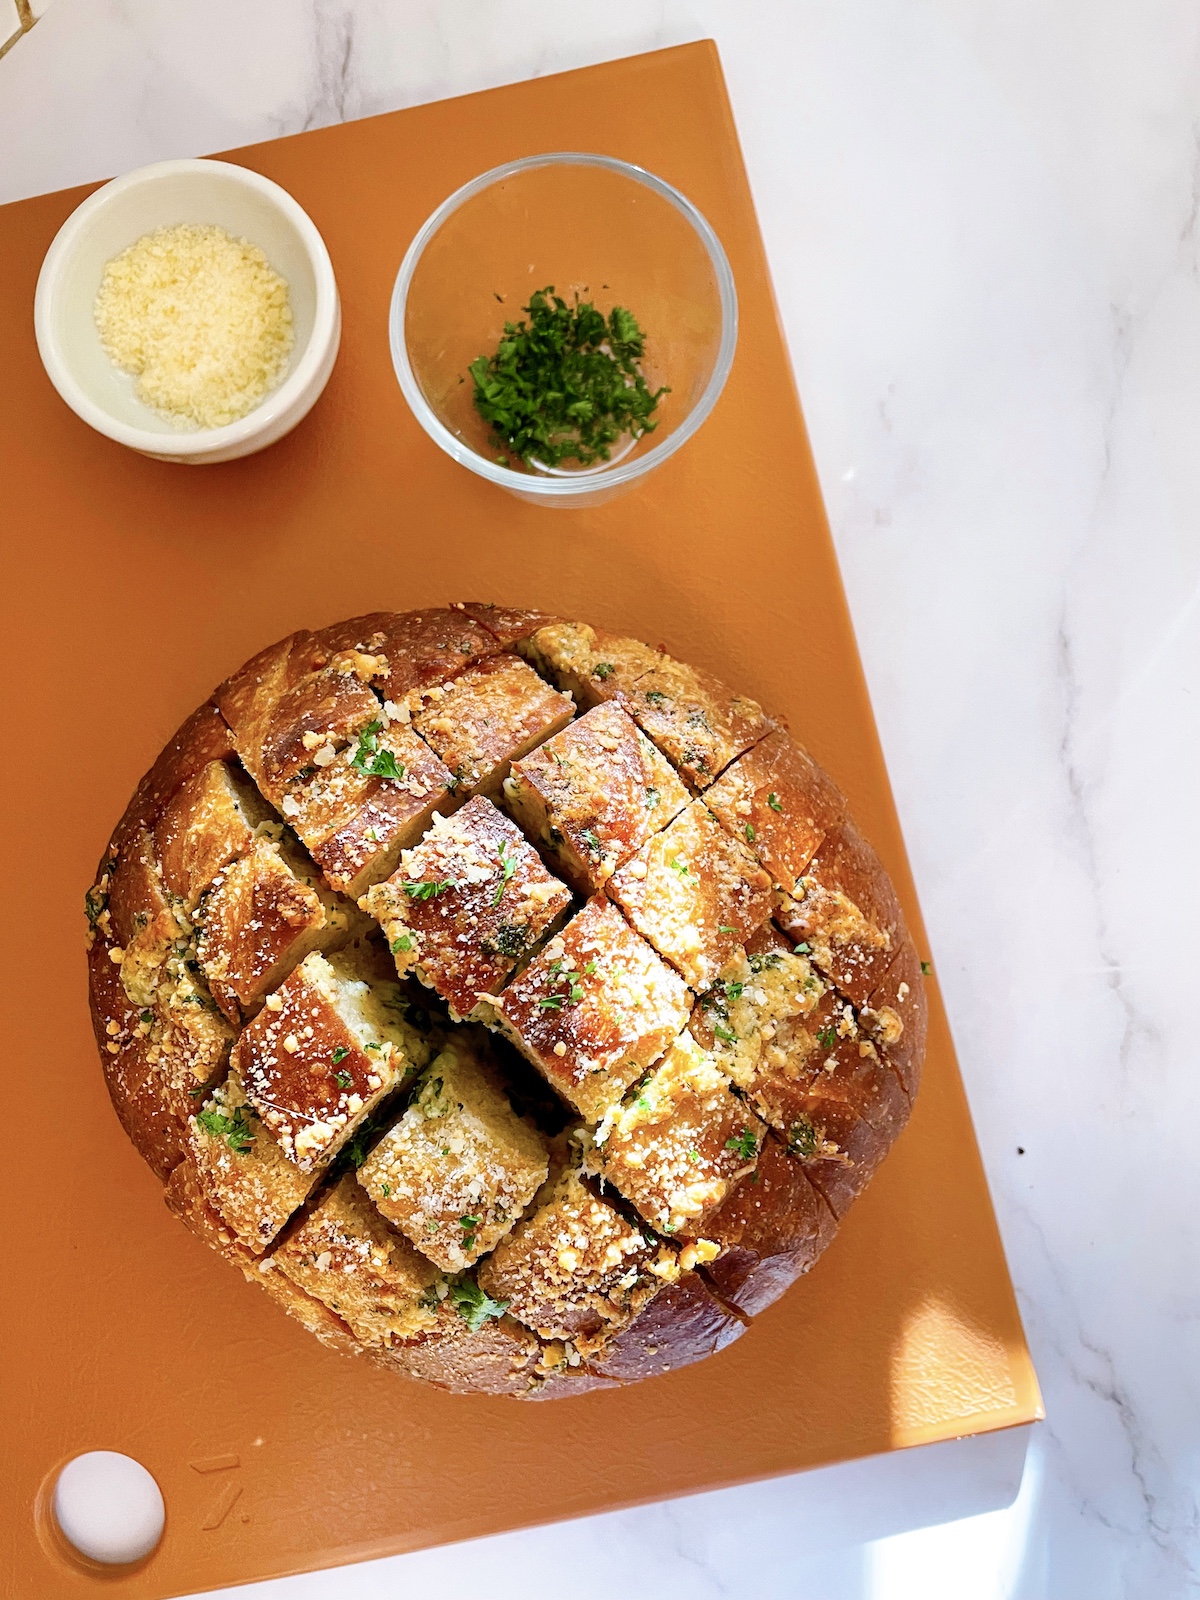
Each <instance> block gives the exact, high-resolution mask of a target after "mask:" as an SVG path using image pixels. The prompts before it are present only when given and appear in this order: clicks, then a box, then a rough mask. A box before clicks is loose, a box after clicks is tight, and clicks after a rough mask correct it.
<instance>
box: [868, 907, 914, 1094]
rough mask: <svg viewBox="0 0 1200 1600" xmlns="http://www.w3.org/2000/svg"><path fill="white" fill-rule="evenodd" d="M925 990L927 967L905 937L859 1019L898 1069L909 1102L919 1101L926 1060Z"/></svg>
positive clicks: (887, 1058)
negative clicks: (922, 1070)
mask: <svg viewBox="0 0 1200 1600" xmlns="http://www.w3.org/2000/svg"><path fill="white" fill-rule="evenodd" d="M924 989H925V966H924V963H923V962H922V960H921V958H920V956H919V955H918V954H917V947H916V945H915V944H914V943H913V942H912V940H911V939H910V938H907V937H906V938H905V940H904V943H903V944H902V945H901V946H900V948H899V949H898V950H897V951H896V954H895V956H894V957H893V959H892V963H891V965H890V966H889V967H888V969H887V971H886V973H885V974H884V975H883V977H882V979H881V980H880V981H879V983H877V984H876V986H875V988H874V989H872V990H871V993H870V994H869V995H868V996H867V1003H866V1005H865V1006H864V1007H863V1009H862V1011H861V1012H860V1013H859V1018H858V1020H859V1023H860V1024H861V1026H862V1027H863V1028H864V1029H865V1030H866V1032H867V1033H868V1034H869V1035H870V1037H871V1039H872V1041H873V1042H874V1044H875V1047H876V1049H877V1050H878V1051H879V1053H880V1055H881V1056H883V1058H884V1060H885V1061H887V1062H888V1064H889V1065H890V1066H892V1067H894V1068H895V1070H896V1072H897V1074H898V1076H899V1078H900V1081H901V1083H903V1085H904V1091H905V1093H906V1094H907V1095H908V1098H909V1100H915V1099H916V1096H917V1090H918V1089H919V1088H920V1084H921V1066H922V1063H923V1062H924V1060H925V1036H926V1029H927V1027H928V1015H927V1011H926V1006H925V994H924Z"/></svg>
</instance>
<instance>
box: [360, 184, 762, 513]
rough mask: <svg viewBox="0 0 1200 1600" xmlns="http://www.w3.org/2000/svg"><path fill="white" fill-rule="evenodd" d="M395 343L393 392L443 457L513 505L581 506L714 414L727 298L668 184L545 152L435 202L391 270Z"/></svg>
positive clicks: (722, 372)
mask: <svg viewBox="0 0 1200 1600" xmlns="http://www.w3.org/2000/svg"><path fill="white" fill-rule="evenodd" d="M390 335H391V347H392V359H393V362H394V364H395V368H396V375H397V377H398V379H399V381H400V387H401V389H402V390H403V392H404V395H405V398H406V399H407V401H408V403H409V405H410V406H411V407H412V410H413V412H414V414H415V416H416V418H417V420H418V422H420V424H421V426H422V427H423V428H424V429H425V431H426V432H427V433H428V434H429V435H430V436H431V437H432V438H433V439H434V440H436V442H437V443H438V444H439V445H440V446H441V447H442V449H443V450H445V451H446V452H447V454H449V455H450V456H452V457H453V458H454V459H455V460H456V461H458V462H460V463H461V464H462V465H463V466H465V467H467V468H468V469H469V470H470V471H472V472H475V473H477V474H478V475H479V476H480V477H483V478H487V479H488V480H489V481H490V482H492V483H496V484H499V485H500V486H501V487H503V488H505V489H508V490H510V491H511V492H512V493H514V494H517V495H519V496H520V497H521V498H523V499H526V500H531V501H534V502H536V503H538V504H541V505H560V506H576V505H586V504H594V503H597V502H599V501H601V500H606V499H609V498H610V497H611V496H613V495H614V494H617V493H619V492H621V491H622V490H624V489H627V488H630V487H632V486H633V485H634V484H636V483H638V482H639V481H640V480H641V479H642V478H643V477H645V476H646V474H647V473H649V472H651V471H653V469H654V468H655V467H656V466H657V465H658V464H659V463H660V462H662V461H665V460H666V459H667V458H668V456H671V455H673V454H674V453H675V451H676V450H678V449H679V448H680V447H681V446H682V445H684V444H686V443H687V441H688V440H689V439H690V438H691V437H692V435H693V434H694V433H695V432H696V430H697V429H698V428H699V427H700V425H701V423H702V422H703V421H704V420H705V418H706V417H707V416H708V414H709V412H710V411H711V410H712V408H713V406H714V405H715V404H716V401H717V398H718V396H719V395H720V393H721V390H722V388H723V387H724V384H725V379H726V377H727V376H728V374H729V368H730V366H731V364H732V362H733V353H734V347H735V345H736V342H737V296H736V293H735V290H734V283H733V274H732V272H731V271H730V267H729V262H728V260H727V259H726V256H725V252H724V250H723V249H722V247H721V244H720V241H719V240H718V238H717V236H716V234H715V233H714V232H713V230H712V228H711V227H710V226H709V224H708V223H707V222H706V220H705V219H704V217H703V216H702V215H701V214H700V212H699V211H697V209H696V208H695V206H693V205H692V204H691V202H690V201H689V200H687V199H686V198H685V197H684V196H683V195H681V194H680V193H679V192H678V190H676V189H674V188H672V187H671V185H670V184H668V183H665V182H664V181H663V180H662V179H661V178H657V177H655V176H654V175H653V174H651V173H648V172H645V171H643V170H642V169H641V168H640V167H634V166H631V165H629V164H628V163H627V162H624V161H618V160H615V159H614V158H612V157H609V156H597V155H581V154H570V153H557V154H549V155H541V156H532V157H530V158H528V159H527V160H524V161H514V162H510V163H509V164H508V165H506V166H503V167H497V168H495V169H494V170H493V171H491V172H486V173H484V174H483V175H482V176H481V177H479V178H476V179H474V180H473V181H472V182H471V183H468V184H466V185H465V186H464V187H463V188H461V189H459V190H457V191H456V192H455V193H454V194H452V195H451V196H450V197H449V199H447V200H446V201H444V202H443V203H442V205H441V206H439V207H438V209H437V210H436V211H435V212H434V213H433V215H432V216H431V217H430V218H429V220H428V221H427V222H426V223H425V225H424V227H423V228H421V229H420V231H419V232H418V234H417V236H416V238H415V239H414V240H413V242H412V244H411V245H410V247H409V249H408V253H407V254H406V256H405V258H404V262H403V264H402V266H401V268H400V272H399V275H398V277H397V279H396V286H395V289H394V291H393V295H392V307H391V322H390Z"/></svg>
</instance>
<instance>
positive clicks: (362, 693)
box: [216, 631, 388, 806]
mask: <svg viewBox="0 0 1200 1600" xmlns="http://www.w3.org/2000/svg"><path fill="white" fill-rule="evenodd" d="M387 665H388V663H387V660H386V659H385V658H384V657H383V656H381V655H374V654H370V653H368V652H365V651H362V650H356V649H349V650H341V651H337V652H332V651H330V650H329V649H328V648H326V647H325V645H323V644H322V642H321V640H320V639H319V638H318V636H317V635H316V634H312V633H307V632H304V631H301V632H298V633H294V634H292V635H290V636H289V637H288V638H287V639H283V640H281V641H280V642H279V643H278V644H275V645H270V646H269V647H268V648H267V649H266V650H262V651H260V652H259V654H258V655H256V656H254V657H253V658H252V659H251V660H250V661H248V662H247V663H246V665H245V666H244V667H242V668H241V669H240V670H239V671H238V672H236V673H234V675H233V677H231V678H229V679H227V680H226V681H225V682H224V683H223V684H222V685H221V687H220V688H219V689H218V690H217V692H216V701H217V705H218V706H219V708H220V711H221V714H222V716H223V717H224V718H225V721H226V722H227V723H228V724H229V727H230V730H231V731H232V733H233V738H234V743H235V745H236V746H237V752H238V755H239V756H240V757H241V759H242V764H243V766H244V767H245V768H246V771H247V772H248V773H249V774H250V776H251V777H252V778H253V779H254V781H255V783H256V784H257V785H258V787H259V788H260V789H261V790H262V792H263V794H265V795H266V797H267V799H268V800H270V801H271V803H272V804H273V805H275V806H278V805H280V804H281V802H282V800H283V797H284V795H285V793H286V792H287V786H288V784H289V783H290V782H291V781H292V780H293V779H294V778H296V777H297V776H298V775H299V774H300V772H301V771H302V770H303V769H304V768H306V767H308V766H310V765H311V764H312V756H313V751H314V749H319V748H321V747H322V746H323V745H325V744H327V743H329V742H331V741H332V742H334V743H335V744H336V745H338V746H340V745H341V744H344V743H345V741H346V740H347V739H349V738H352V737H353V735H354V732H355V730H356V729H358V728H361V727H363V726H364V725H365V724H366V723H368V722H370V720H371V718H372V717H374V716H377V715H378V714H379V698H378V696H377V695H375V694H374V693H373V692H372V690H371V688H370V687H369V685H370V684H371V682H372V680H374V679H377V678H380V677H382V675H383V674H384V673H386V670H387Z"/></svg>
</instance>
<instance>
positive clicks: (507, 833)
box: [86, 603, 925, 1399]
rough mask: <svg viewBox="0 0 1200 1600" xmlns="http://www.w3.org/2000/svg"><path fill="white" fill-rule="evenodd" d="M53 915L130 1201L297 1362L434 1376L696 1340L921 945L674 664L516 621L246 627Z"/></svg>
mask: <svg viewBox="0 0 1200 1600" xmlns="http://www.w3.org/2000/svg"><path fill="white" fill-rule="evenodd" d="M86 909H87V915H88V923H89V931H88V945H89V956H88V959H89V967H90V987H91V1009H92V1017H93V1021H94V1026H95V1032H96V1039H97V1042H98V1045H99V1048H100V1054H101V1060H102V1062H103V1065H104V1071H105V1076H106V1079H107V1082H108V1088H109V1093H110V1095H111V1098H112V1101H113V1105H114V1107H115V1108H116V1111H117V1115H118V1117H119V1118H120V1119H121V1122H122V1124H123V1126H124V1127H125V1129H126V1131H127V1132H128V1134H129V1136H130V1138H131V1139H132V1140H133V1142H134V1144H135V1145H136V1147H137V1149H138V1150H139V1151H140V1153H141V1154H142V1156H143V1157H144V1158H145V1160H146V1161H147V1162H148V1163H149V1164H150V1166H151V1167H152V1168H153V1170H154V1171H155V1172H156V1173H157V1175H158V1177H159V1178H160V1180H161V1181H162V1182H163V1184H164V1186H165V1192H166V1200H167V1203H168V1205H169V1206H170V1207H171V1209H172V1211H174V1212H175V1213H176V1214H177V1215H178V1216H179V1217H180V1218H181V1219H182V1221H183V1222H184V1223H185V1224H186V1225H187V1226H188V1227H189V1228H190V1229H191V1230H192V1231H193V1232H194V1233H195V1234H197V1235H198V1236H199V1237H200V1238H201V1239H203V1240H204V1241H205V1242H206V1243H207V1244H209V1245H210V1246H211V1247H212V1248H213V1249H215V1250H217V1251H218V1252H219V1253H220V1254H221V1255H223V1256H225V1257H226V1258H227V1259H228V1260H229V1261H230V1262H232V1263H233V1264H234V1265H236V1266H237V1267H238V1268H240V1270H241V1271H242V1272H243V1273H244V1275H245V1276H246V1278H247V1279H249V1280H250V1281H251V1282H254V1283H257V1284H259V1285H260V1286H261V1287H262V1288H264V1289H265V1290H266V1291H267V1293H268V1294H270V1295H271V1296H272V1297H273V1298H274V1299H276V1300H277V1301H278V1302H279V1303H280V1305H281V1306H282V1307H283V1309H284V1310H285V1311H287V1312H289V1313H290V1314H291V1315H292V1316H294V1317H296V1318H297V1319H298V1320H299V1321H300V1322H301V1323H303V1325H304V1326H305V1327H306V1328H307V1329H308V1330H309V1331H310V1332H312V1333H313V1334H315V1335H316V1337H317V1338H319V1339H321V1340H322V1341H323V1342H324V1343H325V1344H326V1345H328V1346H330V1347H331V1348H332V1349H335V1350H337V1351H340V1352H342V1353H345V1354H352V1355H360V1356H364V1357H366V1358H367V1359H368V1360H370V1361H372V1362H375V1363H379V1364H382V1365H384V1366H387V1367H389V1368H392V1369H393V1370H395V1371H396V1372H398V1373H400V1374H402V1375H404V1376H407V1377H409V1378H414V1379H417V1380H419V1381H423V1382H427V1383H431V1384H435V1385H438V1386H440V1387H442V1388H446V1389H451V1390H454V1391H458V1392H476V1393H483V1394H496V1395H514V1396H518V1397H522V1398H528V1399H541V1398H556V1397H560V1396H566V1395H571V1394H579V1393H583V1392H585V1391H587V1390H589V1389H594V1388H605V1387H612V1386H615V1385H619V1384H626V1383H630V1382H635V1381H637V1380H639V1379H641V1378H644V1377H649V1376H653V1375H654V1374H657V1373H661V1372H666V1371H669V1370H671V1369H672V1368H675V1367H680V1366H684V1365H687V1364H688V1363H690V1362H694V1361H699V1360H701V1359H702V1358H704V1357H706V1356H708V1355H711V1354H713V1353H715V1352H716V1351H719V1350H721V1349H722V1348H723V1347H724V1346H725V1345H727V1344H729V1343H730V1342H731V1341H732V1340H734V1339H736V1338H738V1337H740V1335H741V1334H742V1333H743V1332H744V1331H745V1329H746V1327H747V1326H748V1324H749V1322H750V1320H751V1319H752V1318H753V1317H754V1316H756V1315H757V1314H758V1313H759V1312H760V1311H762V1310H763V1309H764V1308H765V1307H766V1306H768V1305H770V1304H771V1303H772V1302H773V1301H774V1300H776V1299H778V1298H779V1296H780V1295H781V1294H783V1293H784V1292H785V1291H786V1290H787V1289H788V1287H789V1286H790V1285H791V1284H792V1283H794V1282H795V1281H796V1279H797V1278H799V1277H800V1276H801V1275H802V1274H803V1273H805V1272H807V1271H808V1269H809V1268H810V1267H811V1266H812V1265H813V1263H814V1262H815V1261H816V1260H817V1259H818V1257H819V1256H820V1254H821V1252H822V1251H823V1250H824V1249H825V1247H826V1246H827V1245H828V1243H829V1241H830V1239H831V1238H832V1237H833V1235H834V1232H835V1231H836V1228H837V1225H838V1222H839V1221H840V1220H841V1218H842V1217H843V1216H844V1214H845V1212H846V1210H847V1208H848V1207H849V1205H850V1204H851V1203H852V1201H853V1200H854V1198H855V1197H856V1196H857V1195H858V1194H859V1193H860V1192H861V1190H862V1188H863V1186H864V1184H865V1183H866V1182H867V1181H868V1179H869V1178H870V1177H871V1175H872V1173H873V1172H874V1171H875V1170H876V1168H877V1167H878V1165H879V1163H880V1162H881V1161H882V1160H883V1158H884V1157H885V1156H886V1154H887V1152H888V1150H889V1148H890V1146H891V1144H892V1142H893V1141H894V1139H895V1138H896V1136H897V1135H898V1133H899V1132H900V1130H901V1129H902V1128H903V1126H904V1124H905V1122H906V1120H907V1118H908V1114H909V1111H910V1109H911V1106H912V1102H913V1099H914V1097H915V1095H916V1093H917V1089H918V1086H919V1083H920V1075H921V1063H922V1058H923V1055H924V1050H925V996H924V992H923V979H922V972H923V970H924V969H923V967H922V963H921V961H920V958H919V956H918V954H917V951H916V949H915V946H914V944H913V941H912V939H911V937H910V936H909V934H908V931H907V929H906V927H905V923H904V916H903V913H902V911H901V908H900V905H899V902H898V900H897V898H896V895H895V893H894V891H893V889H892V886H891V883H890V882H889V880H888V877H887V874H886V873H885V872H884V870H883V868H882V866H881V865H880V863H879V860H878V858H877V857H876V855H875V853H874V851H873V850H872V849H871V846H870V845H869V844H868V843H867V841H866V840H865V839H864V838H863V836H862V834H861V833H860V832H859V831H858V829H857V828H856V827H855V824H854V822H853V820H852V818H851V816H850V814H849V811H848V808H847V805H846V801H845V799H844V798H843V796H842V795H841V793H840V792H839V791H838V789H837V787H836V786H835V784H834V783H833V781H832V780H831V779H830V778H829V776H828V775H827V774H826V773H825V772H823V771H822V770H821V768H820V767H819V766H818V765H817V764H816V762H815V761H814V760H813V759H812V757H811V756H810V755H809V754H808V752H807V751H806V750H804V749H803V748H802V747H801V746H800V745H799V744H798V743H796V742H795V741H794V740H793V739H792V737H791V736H790V734H789V733H788V732H787V731H786V730H785V729H784V728H783V727H782V726H781V725H780V724H779V722H778V721H776V720H774V719H773V718H771V717H770V716H769V715H768V714H767V713H766V712H765V711H764V710H763V708H762V707H761V706H759V705H757V704H756V703H755V702H754V701H753V700H751V699H749V698H748V697H747V696H745V695H742V694H739V693H737V692H735V691H734V690H732V689H729V688H727V687H726V686H725V685H724V684H722V683H720V682H719V681H718V680H717V679H715V678H713V677H711V676H710V675H709V674H708V673H706V672H702V671H699V670H697V669H695V668H693V667H690V666H688V665H687V664H686V663H684V662H681V661H676V660H674V659H673V658H672V657H671V656H669V655H668V654H667V653H666V652H665V651H664V650H662V649H656V648H653V647H651V646H650V645H647V644H643V643H642V642H641V641H640V640H637V639H630V638H624V637H622V636H620V635H616V634H612V633H605V632H601V631H599V630H597V629H593V628H591V627H589V626H587V625H586V624H585V623H579V622H569V621H564V620H563V619H561V618H558V617H551V616H546V615H543V614H541V613H538V612H532V611H520V610H511V609H503V608H500V607H495V606H488V605H484V604H476V603H471V604H463V605H455V606H447V607H445V608H442V609H431V610H426V611H411V612H405V613H402V614H393V613H390V612H379V613H374V614H372V615H370V616H366V617H358V618H353V619H351V620H350V621H348V622H343V623H338V624H336V625H335V626H333V627H329V628H324V629H321V630H318V631H316V632H307V631H302V632H300V633H296V634H293V635H291V636H290V637H289V638H287V639H284V640H282V641H281V642H280V643H279V644H277V645H273V646H271V647H270V648H269V649H266V650H263V651H262V652H260V653H259V654H258V655H257V656H255V657H254V658H253V660H251V661H249V662H247V664H246V665H245V666H244V667H242V668H241V669H240V670H239V671H238V672H235V673H234V674H233V675H232V676H231V677H230V678H229V679H227V680H226V682H225V683H223V684H222V685H221V686H220V687H219V688H218V689H217V690H216V691H215V692H214V694H213V696H212V698H211V700H210V701H209V702H208V703H207V704H206V705H204V706H202V707H201V708H200V709H199V710H198V711H197V712H196V713H195V714H194V715H193V716H191V717H189V718H188V720H187V721H186V722H185V723H184V725H183V727H182V728H181V729H180V730H179V732H178V733H177V734H176V736H175V737H174V739H172V740H171V742H170V744H169V745H168V746H167V748H166V749H165V750H164V751H163V753H162V755H161V756H160V757H159V759H158V760H157V762H156V763H155V764H154V766H153V768H152V769H151V770H150V772H148V773H147V774H146V776H145V777H144V778H143V779H142V781H141V783H140V784H139V785H138V788H137V791H136V793H135V794H134V796H133V799H132V800H131V801H130V803H129V807H128V809H127V810H126V813H125V815H124V816H123V817H122V819H121V821H120V822H119V824H118V825H117V828H116V830H115V831H114V833H113V836H112V839H111V841H110V843H109V845H108V848H107V849H106V850H105V852H104V855H103V858H102V860H101V862H100V867H99V870H98V872H97V875H96V881H95V882H94V883H93V885H92V886H91V888H90V889H89V890H88V891H87V896H86Z"/></svg>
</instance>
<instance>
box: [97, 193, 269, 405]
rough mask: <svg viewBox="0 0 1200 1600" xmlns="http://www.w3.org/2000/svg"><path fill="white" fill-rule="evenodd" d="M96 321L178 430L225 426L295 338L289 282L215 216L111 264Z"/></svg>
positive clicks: (117, 359) (147, 398)
mask: <svg viewBox="0 0 1200 1600" xmlns="http://www.w3.org/2000/svg"><path fill="white" fill-rule="evenodd" d="M95 318H96V327H97V331H98V332H99V335H100V340H101V343H102V344H103V346H104V349H105V351H106V352H107V353H108V355H109V357H110V358H111V360H112V361H113V362H114V363H115V365H117V366H118V367H120V368H121V370H122V371H124V372H128V373H131V374H132V375H133V376H135V377H136V378H137V380H138V383H137V392H138V396H139V398H140V399H141V400H142V401H143V402H144V403H145V404H146V405H148V406H150V407H151V408H152V409H153V410H154V411H156V412H157V413H158V414H159V415H160V416H162V417H165V418H167V419H168V420H169V421H171V422H172V423H173V424H174V425H175V426H177V427H180V428H193V429H195V428H219V427H224V426H225V425H226V424H228V423H231V422H236V421H237V420H238V419H239V418H240V417H244V416H246V415H247V413H248V412H250V411H252V410H253V409H254V408H255V406H257V405H258V404H259V402H260V401H261V400H262V399H263V398H264V396H265V395H267V394H268V393H269V392H270V391H271V390H272V389H274V388H276V387H277V386H278V384H279V383H280V382H281V380H282V378H283V376H284V373H285V371H286V368H287V363H288V357H289V355H290V354H291V350H292V346H293V343H294V339H295V333H294V329H293V322H292V308H291V303H290V298H289V294H288V286H287V283H286V282H285V280H284V279H283V278H282V277H280V275H279V274H278V273H277V272H276V271H275V270H274V268H273V267H272V266H271V264H270V262H269V261H268V260H267V258H266V256H265V255H264V253H263V252H262V251H261V250H260V249H259V248H258V247H257V246H256V245H252V244H250V243H249V242H248V241H247V240H245V239H235V238H234V237H233V235H232V234H230V233H228V232H227V231H226V230H225V229H224V228H221V227H217V226H216V225H215V224H204V223H180V224H177V225H175V226H173V227H165V228H159V229H157V230H156V231H155V232H153V233H148V234H145V235H143V236H142V238H140V239H138V240H137V241H136V242H135V243H134V244H131V245H130V246H129V247H128V248H127V249H125V250H122V251H121V253H120V254H119V255H117V256H114V257H113V259H112V260H111V261H109V262H108V264H107V265H106V266H105V269H104V275H103V278H102V280H101V284H100V290H99V293H98V294H97V296H96V303H95Z"/></svg>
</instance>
